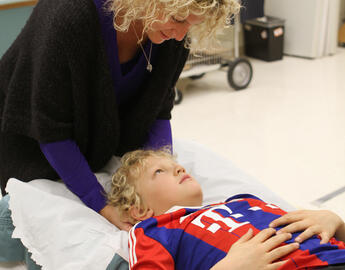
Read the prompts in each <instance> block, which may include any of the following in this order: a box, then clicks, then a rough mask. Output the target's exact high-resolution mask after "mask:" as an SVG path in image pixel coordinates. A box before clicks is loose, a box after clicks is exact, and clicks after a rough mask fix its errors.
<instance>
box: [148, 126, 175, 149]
mask: <svg viewBox="0 0 345 270" xmlns="http://www.w3.org/2000/svg"><path fill="white" fill-rule="evenodd" d="M166 145H168V146H170V147H171V151H172V135H171V125H170V120H156V122H154V124H153V125H152V127H151V129H150V133H149V138H148V140H147V142H146V143H145V145H144V148H146V149H147V148H150V149H159V148H161V147H163V146H166Z"/></svg>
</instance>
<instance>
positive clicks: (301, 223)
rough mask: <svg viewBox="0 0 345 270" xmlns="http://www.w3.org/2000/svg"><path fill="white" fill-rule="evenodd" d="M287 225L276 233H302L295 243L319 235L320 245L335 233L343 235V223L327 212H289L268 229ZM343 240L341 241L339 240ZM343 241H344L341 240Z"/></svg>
mask: <svg viewBox="0 0 345 270" xmlns="http://www.w3.org/2000/svg"><path fill="white" fill-rule="evenodd" d="M282 225H287V226H285V227H284V228H282V229H280V230H279V231H277V234H279V233H294V232H302V233H301V234H300V235H299V236H298V237H296V239H295V241H296V242H299V243H302V242H303V241H305V240H307V239H308V238H310V237H312V236H313V235H316V234H317V235H319V236H320V238H321V241H320V244H325V243H327V242H328V241H329V240H330V239H331V238H332V237H333V236H334V235H335V234H336V233H339V236H342V235H344V232H342V231H343V230H344V222H343V221H342V219H341V218H340V217H339V216H338V215H336V214H335V213H333V212H331V211H328V210H298V211H293V212H289V213H287V214H286V215H284V216H281V217H280V218H277V219H276V220H273V221H272V222H271V224H270V227H272V228H274V227H278V226H282ZM339 240H343V239H339ZM343 241H344V240H343Z"/></svg>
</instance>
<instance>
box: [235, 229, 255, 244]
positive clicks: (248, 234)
mask: <svg viewBox="0 0 345 270" xmlns="http://www.w3.org/2000/svg"><path fill="white" fill-rule="evenodd" d="M252 237H253V229H252V228H249V230H248V231H247V232H246V233H245V234H244V235H242V236H241V238H240V239H238V240H237V242H236V243H238V244H240V243H243V242H246V241H248V240H249V239H251V238H252Z"/></svg>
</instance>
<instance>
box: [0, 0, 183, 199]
mask: <svg viewBox="0 0 345 270" xmlns="http://www.w3.org/2000/svg"><path fill="white" fill-rule="evenodd" d="M187 56H188V50H186V49H185V48H184V46H183V42H178V41H175V40H169V41H165V42H164V43H163V44H161V45H160V46H159V49H158V51H157V54H156V59H155V66H154V68H153V71H152V74H151V75H150V76H149V77H148V78H147V79H146V80H145V82H144V83H143V85H142V88H141V89H140V91H138V94H137V95H136V96H135V97H134V98H132V99H131V100H130V101H128V102H127V103H125V104H121V106H118V105H117V102H116V97H115V92H114V88H113V84H112V78H111V76H110V70H109V66H108V62H107V61H108V60H107V57H106V52H105V46H104V44H103V40H102V36H101V28H100V23H99V19H98V14H97V10H96V7H95V6H94V3H93V1H92V0H59V1H57V0H40V1H39V2H38V4H37V6H36V7H35V8H34V11H33V13H32V15H31V16H30V18H29V20H28V22H27V23H26V25H25V27H24V28H23V30H22V32H21V33H20V35H19V36H18V37H17V39H16V40H15V42H14V43H13V44H12V46H11V47H10V48H9V49H8V51H7V52H6V53H5V55H4V56H3V58H2V59H1V61H0V181H1V188H2V191H3V192H4V187H5V185H6V183H7V180H8V178H9V177H16V178H18V179H20V180H22V181H30V180H33V179H37V178H47V179H57V178H58V176H57V174H56V173H55V171H54V170H53V169H52V168H51V166H50V165H49V163H48V161H47V160H46V159H45V157H44V155H43V154H42V152H41V150H40V148H39V142H44V143H47V142H54V141H60V140H66V139H72V140H75V141H76V143H77V144H78V146H79V148H80V150H81V152H82V153H83V154H84V155H85V157H86V159H87V161H88V163H89V165H90V167H91V169H92V170H93V171H97V170H99V169H101V168H102V167H103V166H104V165H105V164H106V162H107V161H108V160H109V159H110V158H111V156H112V155H122V154H123V153H125V152H127V151H130V150H134V149H136V148H139V147H141V146H142V145H143V143H144V142H145V140H146V138H147V136H148V132H149V130H150V127H151V125H152V124H153V123H154V121H155V120H156V119H170V118H171V114H170V112H171V109H172V107H173V102H174V91H173V87H174V85H175V83H176V81H177V79H178V77H179V75H180V73H181V71H182V69H183V66H184V63H185V61H186V59H187Z"/></svg>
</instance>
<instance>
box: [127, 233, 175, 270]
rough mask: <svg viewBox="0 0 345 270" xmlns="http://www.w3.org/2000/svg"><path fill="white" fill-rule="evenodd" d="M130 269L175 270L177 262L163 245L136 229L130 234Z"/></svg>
mask: <svg viewBox="0 0 345 270" xmlns="http://www.w3.org/2000/svg"><path fill="white" fill-rule="evenodd" d="M129 269H131V270H137V269H140V270H145V269H157V270H174V269H175V262H174V260H173V258H172V256H171V255H170V253H169V252H168V251H167V250H166V249H165V248H164V246H163V245H162V244H161V243H159V242H158V241H156V240H155V239H152V238H151V237H148V236H147V235H145V234H144V230H143V229H142V228H135V227H134V228H133V229H131V230H130V232H129Z"/></svg>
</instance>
